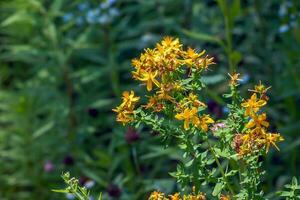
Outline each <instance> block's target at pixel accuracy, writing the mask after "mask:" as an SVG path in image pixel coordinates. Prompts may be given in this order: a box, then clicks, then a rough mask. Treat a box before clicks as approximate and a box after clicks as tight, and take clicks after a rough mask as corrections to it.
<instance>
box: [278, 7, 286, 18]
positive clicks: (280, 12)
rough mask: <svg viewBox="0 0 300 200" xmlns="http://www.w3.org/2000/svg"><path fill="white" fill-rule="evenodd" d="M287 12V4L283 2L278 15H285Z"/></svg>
mask: <svg viewBox="0 0 300 200" xmlns="http://www.w3.org/2000/svg"><path fill="white" fill-rule="evenodd" d="M286 14H287V7H286V4H281V5H280V8H279V11H278V15H279V17H284V16H285V15H286Z"/></svg>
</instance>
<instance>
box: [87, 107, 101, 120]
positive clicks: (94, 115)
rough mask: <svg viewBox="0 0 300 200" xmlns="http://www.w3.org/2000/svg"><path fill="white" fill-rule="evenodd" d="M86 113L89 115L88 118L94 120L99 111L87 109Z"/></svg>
mask: <svg viewBox="0 0 300 200" xmlns="http://www.w3.org/2000/svg"><path fill="white" fill-rule="evenodd" d="M88 113H89V116H91V117H93V118H96V117H98V115H99V111H98V110H97V109H96V108H89V109H88Z"/></svg>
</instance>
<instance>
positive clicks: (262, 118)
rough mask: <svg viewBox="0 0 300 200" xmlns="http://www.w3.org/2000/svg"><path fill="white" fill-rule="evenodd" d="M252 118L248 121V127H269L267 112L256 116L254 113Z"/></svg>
mask: <svg viewBox="0 0 300 200" xmlns="http://www.w3.org/2000/svg"><path fill="white" fill-rule="evenodd" d="M251 117H252V119H251V120H250V121H249V122H248V124H246V128H249V129H251V128H253V127H255V126H256V127H261V126H264V127H269V122H267V121H266V119H267V114H266V113H262V114H260V115H258V116H256V115H255V114H253V115H252V116H251Z"/></svg>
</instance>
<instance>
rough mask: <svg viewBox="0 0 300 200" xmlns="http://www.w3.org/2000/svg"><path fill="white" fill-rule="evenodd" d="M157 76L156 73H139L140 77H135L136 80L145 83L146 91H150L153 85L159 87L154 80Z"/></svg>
mask: <svg viewBox="0 0 300 200" xmlns="http://www.w3.org/2000/svg"><path fill="white" fill-rule="evenodd" d="M156 76H157V71H155V72H147V71H144V72H141V77H137V79H138V80H140V81H144V82H146V85H147V90H148V91H151V90H152V88H153V83H154V84H155V85H156V86H157V87H159V82H158V81H157V80H156V79H155V77H156Z"/></svg>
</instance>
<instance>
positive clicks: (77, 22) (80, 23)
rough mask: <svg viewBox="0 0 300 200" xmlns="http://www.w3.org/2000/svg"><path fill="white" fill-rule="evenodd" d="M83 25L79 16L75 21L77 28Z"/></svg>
mask: <svg viewBox="0 0 300 200" xmlns="http://www.w3.org/2000/svg"><path fill="white" fill-rule="evenodd" d="M83 23H84V18H83V17H82V16H80V17H78V18H77V19H76V24H77V25H78V26H80V25H82V24H83Z"/></svg>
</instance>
